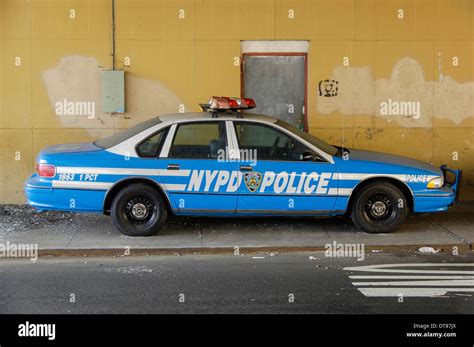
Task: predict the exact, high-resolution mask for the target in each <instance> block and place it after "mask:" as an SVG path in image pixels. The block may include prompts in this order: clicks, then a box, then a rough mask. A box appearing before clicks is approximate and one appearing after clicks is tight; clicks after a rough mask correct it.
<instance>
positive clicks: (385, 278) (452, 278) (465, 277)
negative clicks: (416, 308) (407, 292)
mask: <svg viewBox="0 0 474 347" xmlns="http://www.w3.org/2000/svg"><path fill="white" fill-rule="evenodd" d="M349 278H350V279H354V280H372V279H373V280H395V279H400V280H423V279H426V280H470V279H474V276H429V275H428V276H426V275H425V276H403V275H401V276H397V275H392V276H389V275H388V276H383V275H382V276H377V275H372V276H371V275H368V276H349Z"/></svg>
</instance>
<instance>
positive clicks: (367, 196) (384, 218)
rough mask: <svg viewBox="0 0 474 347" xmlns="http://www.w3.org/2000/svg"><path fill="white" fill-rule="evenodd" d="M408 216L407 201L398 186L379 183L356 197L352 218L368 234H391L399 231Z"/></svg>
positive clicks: (365, 189)
mask: <svg viewBox="0 0 474 347" xmlns="http://www.w3.org/2000/svg"><path fill="white" fill-rule="evenodd" d="M407 215H408V206H407V200H406V198H405V196H404V195H403V193H402V192H401V191H400V189H398V188H397V187H396V186H394V185H393V184H391V183H389V182H385V181H377V182H373V183H370V184H368V185H367V186H366V187H364V188H363V189H362V190H360V191H359V192H358V193H357V195H356V196H355V199H354V202H353V205H352V213H351V218H352V221H353V222H354V224H355V225H356V226H357V227H358V228H359V229H360V230H363V231H365V232H368V233H390V232H392V231H395V230H397V229H399V228H400V227H401V226H402V224H403V222H404V221H405V219H406V217H407Z"/></svg>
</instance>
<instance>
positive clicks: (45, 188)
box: [24, 174, 106, 213]
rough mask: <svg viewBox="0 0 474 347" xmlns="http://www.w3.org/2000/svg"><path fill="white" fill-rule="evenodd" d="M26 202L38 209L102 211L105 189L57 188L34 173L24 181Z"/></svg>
mask: <svg viewBox="0 0 474 347" xmlns="http://www.w3.org/2000/svg"><path fill="white" fill-rule="evenodd" d="M24 188H25V195H26V198H27V200H28V204H29V205H31V206H33V207H35V208H37V209H39V210H59V211H70V212H97V213H102V211H103V210H102V209H103V203H104V198H105V193H106V191H105V190H81V189H58V188H54V189H53V188H52V187H51V181H45V180H44V179H42V178H39V177H38V176H37V175H36V174H35V175H32V176H31V177H30V178H29V179H28V180H27V181H26V183H25V187H24Z"/></svg>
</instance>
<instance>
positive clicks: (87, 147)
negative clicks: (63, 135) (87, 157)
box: [41, 142, 102, 154]
mask: <svg viewBox="0 0 474 347" xmlns="http://www.w3.org/2000/svg"><path fill="white" fill-rule="evenodd" d="M101 150H102V148H100V147H97V146H96V145H94V143H92V142H84V143H65V144H61V145H54V146H49V147H46V148H45V149H43V150H42V151H41V154H56V153H77V152H94V151H101Z"/></svg>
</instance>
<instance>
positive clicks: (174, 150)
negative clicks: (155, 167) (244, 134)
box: [168, 121, 227, 159]
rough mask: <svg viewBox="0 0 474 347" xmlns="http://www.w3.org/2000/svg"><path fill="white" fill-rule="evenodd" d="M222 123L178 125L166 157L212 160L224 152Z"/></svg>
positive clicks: (224, 135)
mask: <svg viewBox="0 0 474 347" xmlns="http://www.w3.org/2000/svg"><path fill="white" fill-rule="evenodd" d="M226 146H227V137H226V130H225V123H224V122H220V121H218V122H196V123H185V124H180V125H178V128H177V129H176V134H175V137H174V139H173V143H172V145H171V148H170V152H169V155H168V157H170V158H190V159H213V158H216V159H217V157H218V156H219V155H220V154H221V153H223V152H221V151H225V150H226Z"/></svg>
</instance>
